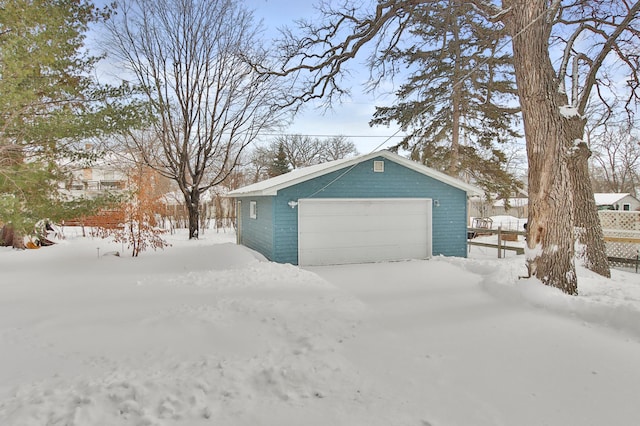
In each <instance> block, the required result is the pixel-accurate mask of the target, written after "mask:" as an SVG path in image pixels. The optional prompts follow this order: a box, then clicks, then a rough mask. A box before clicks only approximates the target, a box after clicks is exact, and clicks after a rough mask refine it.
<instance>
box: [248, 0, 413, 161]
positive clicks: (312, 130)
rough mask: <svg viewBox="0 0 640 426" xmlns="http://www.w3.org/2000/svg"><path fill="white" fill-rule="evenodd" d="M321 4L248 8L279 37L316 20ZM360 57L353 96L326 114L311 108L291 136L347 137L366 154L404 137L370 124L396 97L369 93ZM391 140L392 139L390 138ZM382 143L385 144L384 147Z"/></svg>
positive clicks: (258, 0)
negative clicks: (298, 24) (280, 32)
mask: <svg viewBox="0 0 640 426" xmlns="http://www.w3.org/2000/svg"><path fill="white" fill-rule="evenodd" d="M315 4H317V1H311V0H307V1H296V0H248V1H247V6H248V7H249V8H251V9H253V10H254V14H255V17H256V19H261V20H262V22H263V25H264V27H265V29H266V32H267V34H275V35H277V30H278V29H279V28H282V27H284V26H289V27H291V28H294V27H295V21H296V20H297V19H300V18H303V19H313V17H314V16H318V12H317V10H315ZM361 56H362V57H356V59H355V60H353V61H352V62H351V63H350V64H349V70H350V72H351V75H350V80H349V81H348V82H347V85H348V87H350V89H351V95H352V96H351V97H350V98H349V99H344V100H343V102H342V104H339V105H335V106H334V107H333V109H332V110H329V111H325V110H324V109H323V108H322V107H320V106H319V103H316V104H310V105H307V107H305V108H304V110H303V111H302V113H301V114H299V115H298V116H297V117H295V119H294V122H293V123H292V125H291V126H290V127H289V128H288V129H287V130H286V132H288V133H300V134H311V135H332V136H333V135H345V136H352V137H351V138H350V139H351V141H353V142H354V143H355V144H356V146H357V147H358V149H359V151H360V153H362V154H366V153H369V152H371V151H372V150H375V149H376V148H378V149H381V148H386V147H388V146H391V145H393V144H395V143H397V142H399V141H400V139H401V138H400V136H402V135H403V133H402V132H400V131H399V128H398V127H397V126H390V127H386V126H376V127H370V126H369V124H368V123H369V121H370V120H371V118H372V117H373V113H374V112H375V106H376V105H378V106H383V105H384V106H386V105H390V104H391V102H392V101H393V96H391V95H390V94H389V93H381V92H378V93H367V92H366V90H365V84H366V83H367V80H368V78H369V72H368V69H367V67H366V65H365V64H364V59H363V58H364V55H361ZM389 137H391V138H389ZM381 144H382V145H381Z"/></svg>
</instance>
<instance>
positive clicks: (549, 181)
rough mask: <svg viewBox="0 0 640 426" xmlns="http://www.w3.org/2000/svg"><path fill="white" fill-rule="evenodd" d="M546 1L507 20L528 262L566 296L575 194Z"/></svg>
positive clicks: (571, 275) (523, 6)
mask: <svg viewBox="0 0 640 426" xmlns="http://www.w3.org/2000/svg"><path fill="white" fill-rule="evenodd" d="M545 1H546V0H513V1H506V0H505V1H504V2H503V3H504V4H503V6H504V7H506V8H508V6H510V5H512V4H516V3H517V7H513V8H511V9H510V12H509V13H510V14H509V16H508V19H506V20H505V23H506V24H507V29H508V31H509V33H510V35H511V37H512V43H513V52H514V64H515V75H516V82H517V86H518V95H519V98H520V105H521V107H522V115H523V118H524V120H523V121H524V130H525V137H526V141H527V157H528V160H529V218H528V223H527V231H528V238H527V248H528V250H527V262H528V264H529V265H528V266H529V268H530V272H531V274H532V275H534V276H535V277H537V278H538V279H540V280H541V281H542V282H543V283H544V284H546V285H550V286H553V287H557V288H559V289H561V290H562V291H564V292H565V293H567V294H577V293H578V286H577V277H576V273H575V265H574V244H573V211H574V209H573V196H572V190H571V181H570V177H569V167H568V156H569V149H570V147H571V135H570V133H569V132H568V124H569V119H568V118H566V117H564V116H563V115H562V114H561V112H560V106H562V105H566V103H567V102H566V96H565V95H564V94H561V93H559V90H558V83H557V81H556V78H555V72H554V69H553V66H552V64H551V61H550V59H549V46H548V43H547V39H548V32H547V30H548V28H547V26H548V25H549V23H548V22H547V20H546V19H540V16H543V14H544V13H545Z"/></svg>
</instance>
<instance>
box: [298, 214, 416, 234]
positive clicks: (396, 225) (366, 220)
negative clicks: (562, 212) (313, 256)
mask: <svg viewBox="0 0 640 426" xmlns="http://www.w3.org/2000/svg"><path fill="white" fill-rule="evenodd" d="M334 218H335V219H334V220H333V221H332V222H331V223H330V224H327V219H326V217H319V216H314V217H306V218H305V223H304V226H305V228H306V232H309V233H325V232H327V231H328V232H332V233H333V232H349V231H353V230H354V222H356V223H357V224H358V228H357V229H358V230H362V231H381V230H388V231H398V232H399V231H403V230H411V229H426V226H427V224H426V223H420V222H421V221H422V219H424V215H420V216H416V217H409V216H403V219H402V220H398V219H397V215H396V216H395V217H389V218H381V217H379V216H334ZM327 228H328V229H327Z"/></svg>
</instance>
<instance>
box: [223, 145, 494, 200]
mask: <svg viewBox="0 0 640 426" xmlns="http://www.w3.org/2000/svg"><path fill="white" fill-rule="evenodd" d="M376 157H383V158H386V159H387V160H390V161H393V162H395V163H398V164H400V165H403V166H405V167H407V168H409V169H412V170H414V171H416V172H418V173H422V174H423V175H426V176H429V177H431V178H433V179H437V180H439V181H441V182H444V183H446V184H449V185H451V186H453V187H455V188H458V189H461V190H463V191H465V192H467V193H468V194H469V195H479V194H482V193H483V191H482V190H481V189H480V188H477V187H475V186H473V185H470V184H468V183H466V182H463V181H461V180H460V179H456V178H453V177H451V176H449V175H446V174H444V173H442V172H439V171H437V170H434V169H432V168H430V167H427V166H424V165H422V164H420V163H417V162H415V161H413V160H409V159H407V158H404V157H402V156H400V155H398V154H395V153H393V152H391V151H387V150H383V151H376V152H372V153H369V154H364V155H360V156H357V157H352V158H344V159H341V160H335V161H329V162H326V163H322V164H317V165H314V166H309V167H304V168H301V169H296V170H293V171H291V172H289V173H285V174H282V175H280V176H276V177H273V178H271V179H267V180H264V181H262V182H258V183H254V184H252V185H248V186H245V187H242V188H238V189H236V190H234V191H231V192H229V194H228V195H229V196H232V197H233V196H265V195H266V196H271V195H276V194H277V193H278V191H279V190H280V189H284V188H288V187H290V186H293V185H297V184H299V183H302V182H305V181H308V180H311V179H314V178H316V177H318V176H322V175H325V174H327V173H332V172H334V171H337V170H340V169H344V168H346V167H351V166H355V165H357V164H359V163H362V162H364V161H367V160H371V159H373V158H376Z"/></svg>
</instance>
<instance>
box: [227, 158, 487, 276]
mask: <svg viewBox="0 0 640 426" xmlns="http://www.w3.org/2000/svg"><path fill="white" fill-rule="evenodd" d="M479 194H482V190H481V189H478V188H476V187H474V186H471V185H469V184H467V183H465V182H462V181H460V180H458V179H455V178H452V177H450V176H447V175H445V174H443V173H440V172H438V171H436V170H433V169H431V168H428V167H426V166H423V165H421V164H419V163H416V162H414V161H411V160H408V159H406V158H404V157H401V156H399V155H397V154H394V153H391V152H389V151H379V152H375V153H371V154H367V155H362V156H359V157H355V158H350V159H343V160H336V161H331V162H328V163H324V164H320V165H316V166H310V167H306V168H302V169H297V170H294V171H292V172H290V173H286V174H284V175H280V176H276V177H274V178H271V179H268V180H265V181H263V182H259V183H256V184H253V185H249V186H246V187H243V188H240V189H237V190H235V191H231V192H230V193H229V196H231V197H235V198H236V200H237V232H238V236H237V238H238V243H239V244H243V245H245V246H247V247H250V248H252V249H254V250H256V251H258V252H260V253H262V254H264V255H265V256H266V257H267V258H268V259H269V260H272V261H275V262H280V263H291V264H296V265H297V264H300V265H325V264H345V263H364V262H378V261H392V260H403V259H416V258H417V259H425V258H429V257H431V256H433V255H446V256H459V257H465V256H466V254H467V232H466V231H467V197H468V196H470V195H479Z"/></svg>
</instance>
